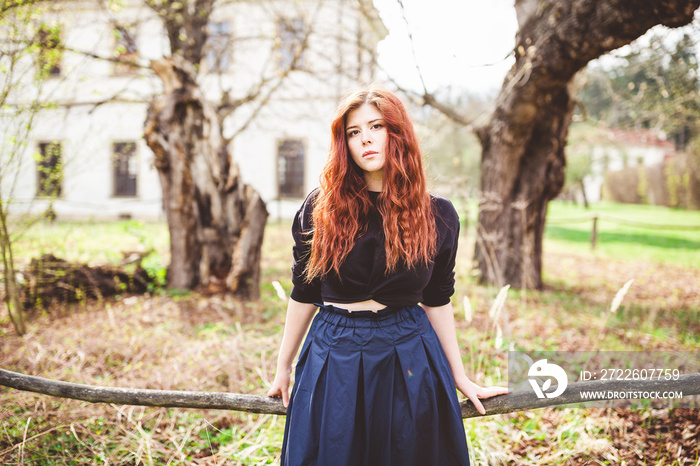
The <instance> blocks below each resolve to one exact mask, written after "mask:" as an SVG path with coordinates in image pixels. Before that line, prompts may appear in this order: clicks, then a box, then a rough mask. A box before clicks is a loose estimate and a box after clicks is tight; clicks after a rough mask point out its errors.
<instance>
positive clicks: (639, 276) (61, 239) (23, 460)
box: [0, 204, 700, 465]
mask: <svg viewBox="0 0 700 466" xmlns="http://www.w3.org/2000/svg"><path fill="white" fill-rule="evenodd" d="M603 207H604V206H603ZM574 209H575V208H573V207H572V206H567V205H557V204H553V205H552V210H551V211H550V217H551V218H554V217H555V214H557V215H556V216H557V217H564V216H569V215H571V216H573V215H574V214H576V215H581V214H582V212H581V211H579V212H576V211H575V210H574ZM610 209H612V210H611V211H608V213H609V214H610V215H612V211H614V212H615V215H620V216H622V215H623V214H624V215H627V216H628V218H633V217H634V218H639V216H642V215H643V211H644V210H643V209H640V210H639V211H638V212H632V213H626V211H622V210H620V209H622V207H619V206H610ZM616 209H617V210H616ZM682 214H683V213H679V215H681V216H680V217H676V218H671V217H669V218H663V221H668V222H671V221H673V222H674V223H675V222H681V221H684V220H683V219H682ZM647 215H649V216H652V217H653V218H654V221H657V219H658V221H661V220H662V218H661V217H660V215H661V214H658V215H657V214H656V211H655V210H654V209H651V213H647ZM669 215H670V216H674V215H676V213H675V212H673V211H672V212H670V213H669ZM689 217H690V218H688V219H686V220H685V221H688V222H690V221H692V216H689ZM30 233H31V234H27V235H25V236H24V237H23V238H22V239H21V240H20V241H19V243H17V245H18V247H19V248H20V252H19V254H18V256H19V257H20V258H21V262H22V263H27V262H28V260H29V258H30V257H33V256H34V255H36V254H37V253H40V252H42V253H43V252H47V253H48V252H51V253H54V254H56V255H58V256H63V257H66V258H68V259H71V260H88V261H95V262H99V261H112V262H118V261H119V260H120V258H121V253H120V251H121V250H123V249H129V250H131V249H138V248H144V249H151V248H153V249H154V250H156V251H157V252H158V254H157V258H158V260H159V261H161V262H162V263H166V262H167V228H166V226H165V225H164V224H145V223H139V222H113V223H94V222H93V223H87V224H85V225H81V224H75V223H62V222H58V223H56V224H54V225H51V224H43V225H40V226H39V227H38V228H37V229H36V230H33V231H31V232H30ZM466 233H467V236H465V237H464V238H463V240H462V243H461V245H462V246H461V247H460V250H459V257H458V262H457V276H458V283H457V292H456V294H455V296H454V298H453V303H454V305H455V315H456V326H457V330H458V341H459V343H460V346H461V348H462V356H463V360H464V363H465V367H466V368H467V372H468V374H469V375H470V377H472V378H473V379H474V380H476V381H477V382H478V383H480V384H483V385H491V384H497V383H504V381H505V380H506V379H507V355H508V349H509V348H510V347H511V346H512V347H514V348H519V349H542V350H544V349H551V350H559V351H566V350H582V349H605V350H641V349H644V350H691V351H700V339H698V335H700V314H699V312H700V311H699V310H700V293H699V292H698V283H700V270H698V268H697V265H695V264H697V263H700V262H695V263H694V264H692V265H694V266H689V265H683V263H676V262H675V260H666V259H667V258H665V257H660V258H650V259H646V258H642V257H639V255H635V254H633V253H631V252H629V251H627V250H625V248H622V247H621V248H611V249H610V250H609V251H605V250H604V249H602V245H604V244H605V243H604V238H601V242H600V244H599V246H601V248H599V249H597V250H596V251H591V250H590V247H589V246H588V244H587V243H586V242H585V241H579V240H578V239H577V238H576V237H568V236H566V235H564V236H563V237H561V236H560V237H557V236H556V235H552V232H551V231H550V230H549V228H548V231H547V235H546V237H545V256H544V264H545V265H544V268H545V277H544V278H545V282H546V283H547V287H546V289H545V290H544V291H531V290H530V291H526V292H520V291H517V290H510V291H508V296H507V299H506V301H505V304H504V306H503V308H502V309H501V314H500V317H499V319H498V321H497V322H496V323H497V324H498V326H500V327H501V333H502V340H498V339H497V338H496V337H497V330H496V326H495V323H494V321H493V320H492V319H491V318H490V317H489V310H490V309H491V306H492V304H493V302H494V299H495V297H496V295H497V294H498V292H499V290H498V289H496V288H493V287H486V286H481V285H478V284H477V283H475V282H474V279H473V276H472V275H471V274H470V271H469V264H470V260H471V251H472V249H473V244H472V242H473V235H471V233H470V232H468V231H467V232H466ZM646 234H648V235H650V236H653V235H654V234H660V235H663V236H667V234H666V233H665V232H659V231H656V230H652V231H649V232H645V235H646ZM680 239H683V238H682V237H681V238H680ZM685 240H686V242H681V243H678V245H677V246H676V247H675V248H667V249H668V251H669V252H668V255H679V256H682V255H683V254H690V255H692V254H695V253H696V251H695V249H696V246H694V245H693V244H692V243H693V240H692V237H691V238H690V239H688V238H685ZM654 241H658V240H654V239H653V238H652V239H650V240H649V241H648V243H645V246H644V248H645V249H649V248H656V247H658V246H655V243H654ZM291 244H292V243H291V238H290V235H289V224H288V223H287V222H282V223H271V224H270V225H268V228H267V230H266V232H265V243H264V246H263V247H264V250H263V264H262V266H263V271H262V299H261V300H260V301H259V302H256V303H243V302H238V301H236V300H233V299H231V298H229V297H225V296H203V295H199V294H197V293H189V294H184V295H170V294H167V293H160V294H154V295H145V296H122V297H119V298H118V299H113V300H106V301H103V302H86V303H80V304H75V305H70V306H63V307H55V308H51V309H49V310H48V311H47V312H44V313H34V314H32V315H31V316H30V324H29V333H28V334H27V335H26V336H24V337H22V338H18V337H17V336H16V335H14V332H13V330H12V328H11V325H10V324H9V321H8V319H7V317H6V315H4V314H3V315H2V317H0V367H3V368H6V369H10V370H15V371H18V372H23V373H28V374H34V375H39V376H43V377H49V378H55V379H61V380H68V381H73V382H81V383H89V384H96V385H108V386H121V387H140V388H159V389H188V390H203V391H230V392H239V393H251V394H258V395H264V394H265V391H266V387H267V386H268V384H269V383H270V381H271V380H272V378H273V377H274V367H275V360H276V352H277V349H278V345H279V338H280V335H281V331H282V328H283V323H284V309H285V302H284V301H283V300H281V299H280V298H279V297H278V296H277V292H276V291H275V288H274V287H273V286H272V282H273V281H278V282H279V283H280V284H281V285H282V287H283V288H284V289H285V290H286V292H287V293H288V292H289V290H290V289H291V280H290V277H289V265H290V264H289V260H290V256H291V254H290V250H291ZM628 254H632V257H631V258H630V256H628ZM629 279H634V282H633V284H632V286H631V287H630V289H629V291H628V292H627V294H626V296H625V297H624V300H623V303H622V306H621V307H620V308H619V309H618V311H617V312H616V313H614V314H611V313H610V311H609V309H610V303H611V301H612V299H613V297H614V296H615V294H616V293H617V291H618V290H619V289H620V287H622V285H623V284H624V283H625V282H627V281H628V280H629ZM467 302H468V303H469V306H468V308H470V309H471V310H472V312H467V305H466V303H467ZM699 424H700V416H699V414H698V411H697V410H696V411H691V410H682V409H670V410H669V409H652V408H647V409H639V410H626V409H612V408H610V409H580V408H546V409H538V410H530V411H525V412H519V413H511V414H507V415H498V416H492V417H488V418H478V419H470V420H466V421H465V427H466V429H467V435H468V439H469V444H470V452H471V454H472V459H473V460H474V464H477V465H485V464H517V465H550V464H562V465H575V464H585V463H589V464H627V465H633V464H647V465H683V464H696V463H697V462H698V458H700V451H699V450H698V445H700V433H698V430H697V425H699ZM283 431H284V418H283V417H280V416H268V415H255V414H247V413H235V412H222V411H207V410H185V409H159V408H142V407H130V406H116V405H101V404H97V405H91V404H88V403H83V402H78V401H73V400H64V399H59V398H52V397H47V396H42V395H36V394H32V393H28V392H20V391H14V390H10V389H4V388H0V463H2V464H41V465H49V464H50V465H53V464H59V465H60V464H75V465H88V464H119V465H126V464H129V465H130V464H155V465H160V464H183V465H184V464H186V465H195V464H222V465H258V464H275V462H278V460H279V454H280V447H281V442H282V435H283Z"/></svg>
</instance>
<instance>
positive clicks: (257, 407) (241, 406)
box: [0, 369, 700, 418]
mask: <svg viewBox="0 0 700 466" xmlns="http://www.w3.org/2000/svg"><path fill="white" fill-rule="evenodd" d="M0 385H4V386H5V387H10V388H14V389H17V390H24V391H30V392H35V393H40V394H44V395H51V396H57V397H60V398H71V399H74V400H81V401H87V402H90V403H114V404H120V405H136V406H158V407H164V408H195V409H225V410H233V411H245V412H249V413H265V414H286V409H285V407H284V406H283V405H282V401H281V400H280V399H277V398H269V397H266V396H258V395H243V394H239V393H221V392H197V391H178V390H151V389H138V388H116V387H99V386H94V385H82V384H76V383H70V382H61V381H56V380H51V379H45V378H42V377H36V376H32V375H25V374H20V373H18V372H12V371H8V370H4V369H0ZM583 391H588V392H592V391H596V392H605V393H604V394H603V396H601V397H598V398H583V397H582V396H581V392H583ZM625 391H626V392H629V391H636V392H659V393H663V392H669V391H672V392H682V394H683V397H684V398H687V397H690V396H693V395H698V394H700V373H696V374H685V375H681V376H680V377H679V378H678V379H677V380H644V381H642V380H606V381H590V382H576V383H571V384H569V385H568V386H567V388H566V390H565V391H564V393H563V394H562V395H560V396H558V397H556V398H543V399H540V398H537V396H536V395H535V393H534V392H533V390H531V389H522V390H517V391H513V392H511V393H508V394H507V395H500V396H496V397H493V398H489V399H486V400H483V405H484V408H485V409H486V415H487V416H489V415H493V414H504V413H510V412H514V411H522V410H527V409H536V408H544V407H547V406H555V405H562V404H569V403H581V402H586V401H588V402H590V401H594V400H614V399H622V398H621V397H615V396H608V395H614V392H618V393H619V392H625ZM608 392H611V393H610V394H609V393H608ZM696 403H697V401H696ZM460 405H461V408H462V417H464V418H471V417H478V416H481V414H479V413H478V411H477V410H476V409H475V408H474V406H473V405H472V404H471V402H470V401H468V400H466V399H464V400H462V401H461V402H460ZM695 407H696V408H700V405H697V404H696V405H695Z"/></svg>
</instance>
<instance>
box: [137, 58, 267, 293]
mask: <svg viewBox="0 0 700 466" xmlns="http://www.w3.org/2000/svg"><path fill="white" fill-rule="evenodd" d="M151 67H152V68H153V70H154V71H155V73H156V74H157V75H158V76H159V77H160V78H161V79H162V81H163V86H164V91H163V95H162V96H160V97H158V98H156V99H155V100H154V101H153V102H152V103H151V105H150V106H149V109H148V115H147V117H146V125H145V138H146V143H147V144H148V146H149V147H150V148H151V149H152V150H153V152H154V153H155V165H156V168H157V169H158V174H159V176H160V182H161V188H162V190H163V208H164V210H165V213H166V216H167V219H168V226H169V229H170V253H171V263H170V266H169V268H168V275H167V279H168V286H169V287H171V288H181V289H190V288H194V287H197V286H202V287H205V288H206V289H208V290H209V291H225V290H227V291H231V292H233V293H234V294H235V295H236V296H239V297H241V298H243V299H257V298H258V297H259V295H260V289H259V282H260V250H261V246H262V240H263V232H264V228H265V222H266V220H267V215H268V214H267V209H266V208H265V203H264V202H263V201H262V199H261V198H260V196H259V195H258V193H257V192H256V191H255V190H254V189H253V188H252V187H250V186H248V185H245V184H243V183H242V182H241V180H240V178H239V173H238V167H237V165H236V164H234V163H233V161H232V158H231V154H230V153H229V151H228V148H227V146H226V142H225V140H224V138H223V135H222V129H221V124H220V122H219V119H218V117H217V115H216V112H215V110H214V108H213V107H212V106H210V105H209V103H207V102H206V101H205V99H204V96H203V94H202V92H201V90H200V88H199V86H198V84H197V82H196V75H195V72H194V69H193V67H192V65H191V64H190V63H189V62H187V61H186V60H184V59H182V57H180V56H177V55H175V56H173V57H171V58H164V59H161V60H154V61H152V62H151Z"/></svg>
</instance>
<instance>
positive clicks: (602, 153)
mask: <svg viewBox="0 0 700 466" xmlns="http://www.w3.org/2000/svg"><path fill="white" fill-rule="evenodd" d="M606 136H607V140H605V141H597V142H595V143H593V145H592V146H591V148H590V153H591V169H590V174H589V175H587V176H585V177H584V180H583V181H584V186H585V187H586V188H585V189H586V198H587V199H588V202H599V201H600V200H601V192H602V187H603V184H604V183H605V174H606V173H611V172H615V171H618V170H622V169H623V168H625V167H628V166H645V167H648V166H652V165H658V164H660V163H661V162H663V161H664V159H665V158H666V157H668V156H670V155H673V154H674V153H675V151H676V149H675V146H674V145H673V143H671V142H670V141H668V140H666V139H664V138H663V137H661V136H660V135H659V134H658V133H657V132H654V131H651V130H637V131H627V130H610V131H608V132H607V133H606Z"/></svg>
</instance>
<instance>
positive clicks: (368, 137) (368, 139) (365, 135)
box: [362, 133, 372, 146]
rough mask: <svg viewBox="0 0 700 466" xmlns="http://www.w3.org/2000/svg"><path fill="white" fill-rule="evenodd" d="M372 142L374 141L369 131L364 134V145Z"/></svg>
mask: <svg viewBox="0 0 700 466" xmlns="http://www.w3.org/2000/svg"><path fill="white" fill-rule="evenodd" d="M371 142H372V138H371V137H370V135H369V133H366V134H363V135H362V145H363V146H366V145H367V144H370V143H371Z"/></svg>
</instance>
